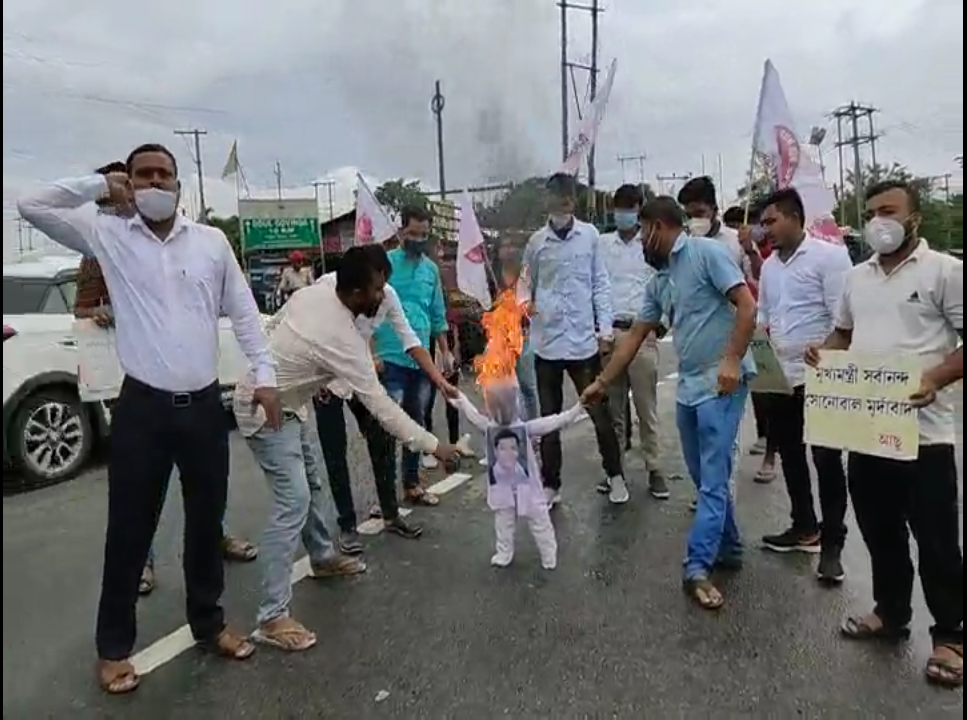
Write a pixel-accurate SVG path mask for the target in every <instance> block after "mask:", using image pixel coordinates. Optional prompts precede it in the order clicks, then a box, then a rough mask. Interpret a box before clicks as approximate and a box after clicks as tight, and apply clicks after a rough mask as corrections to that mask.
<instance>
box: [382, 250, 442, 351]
mask: <svg viewBox="0 0 967 720" xmlns="http://www.w3.org/2000/svg"><path fill="white" fill-rule="evenodd" d="M386 255H387V257H388V258H389V261H390V265H391V266H392V267H393V272H392V274H391V275H390V278H389V284H390V286H391V287H392V288H393V290H395V291H396V294H397V296H398V297H399V300H400V305H402V307H403V314H404V315H405V316H406V319H407V321H408V322H409V323H410V327H412V328H413V332H415V333H416V336H417V337H418V338H419V339H420V344H421V345H422V346H423V347H425V348H428V347H430V342H431V340H432V338H433V336H435V335H440V334H441V333H445V332H446V331H447V306H446V302H445V301H444V299H443V285H442V284H441V282H440V269H439V268H438V267H437V266H436V264H434V263H433V261H431V260H430V259H428V258H426V257H420V258H419V259H418V260H414V259H413V258H411V257H410V256H409V255H407V254H406V252H404V251H403V250H402V249H397V250H390V251H389V252H388V253H387V254H386ZM373 343H374V346H375V351H376V357H378V358H379V359H380V360H382V361H383V362H387V363H392V364H394V365H401V366H403V367H408V368H414V369H416V368H419V365H417V364H416V362H414V360H413V358H411V357H410V356H409V355H407V353H406V350H407V349H406V348H404V347H403V343H402V342H401V341H400V338H399V335H398V334H397V333H396V331H395V330H394V329H393V327H392V325H390V324H389V323H383V324H382V325H380V326H379V327H377V328H376V332H375V333H373ZM410 349H412V348H410Z"/></svg>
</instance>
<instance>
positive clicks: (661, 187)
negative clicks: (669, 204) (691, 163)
mask: <svg viewBox="0 0 967 720" xmlns="http://www.w3.org/2000/svg"><path fill="white" fill-rule="evenodd" d="M691 179H692V174H691V173H685V174H681V175H680V174H679V173H672V174H671V175H659V176H658V192H659V193H660V194H661V195H664V194H665V187H666V185H665V183H671V189H670V190H669V192H674V189H675V183H677V182H680V181H683V180H691Z"/></svg>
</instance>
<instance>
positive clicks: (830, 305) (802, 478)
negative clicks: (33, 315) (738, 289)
mask: <svg viewBox="0 0 967 720" xmlns="http://www.w3.org/2000/svg"><path fill="white" fill-rule="evenodd" d="M761 206H762V219H761V221H760V222H761V224H762V227H763V228H765V231H766V233H768V236H769V240H770V241H771V243H772V253H771V254H770V256H769V259H768V260H766V261H765V264H764V265H763V266H762V274H761V277H760V279H759V317H758V323H759V326H760V327H763V328H765V329H766V330H767V332H768V333H769V336H770V338H771V340H772V343H773V345H774V346H775V348H776V354H777V356H778V358H779V361H780V363H781V364H782V369H783V371H784V372H785V375H786V379H787V380H788V381H789V384H790V385H791V386H792V388H793V394H792V395H774V396H773V397H772V398H770V400H769V403H770V406H769V412H770V414H771V417H774V418H776V421H775V422H774V423H773V424H772V426H771V428H770V432H771V433H772V437H773V441H774V442H775V443H776V451H777V453H778V455H779V460H780V462H781V464H782V475H783V477H784V478H785V481H786V490H787V492H788V493H789V503H790V506H791V516H792V523H791V524H790V526H789V528H788V529H787V530H785V531H784V532H782V533H779V534H776V535H766V536H765V537H764V538H762V544H763V545H764V546H765V548H766V549H768V550H772V551H774V552H782V553H786V552H806V553H821V554H820V559H819V566H818V570H817V574H818V576H819V578H820V580H821V581H822V582H824V583H829V584H839V583H841V582H842V581H843V579H844V576H845V572H844V570H843V564H842V562H841V555H842V551H843V545H844V543H845V542H846V505H847V497H846V471H845V469H844V468H843V453H842V451H841V450H834V449H830V448H822V447H813V448H812V458H813V465H814V466H815V467H816V478H817V481H818V485H819V504H820V507H821V509H822V513H821V515H822V517H821V521H820V518H817V516H816V509H815V506H814V503H813V490H812V479H811V478H810V472H809V463H808V461H807V459H806V445H805V443H804V439H803V437H804V432H805V427H804V412H805V385H806V366H805V363H804V355H805V352H806V348H807V347H809V345H811V344H813V343H818V342H822V341H823V340H824V339H825V338H826V337H827V336H828V335H829V333H830V332H831V331H832V329H833V320H834V319H835V317H836V311H837V309H838V306H839V300H840V297H841V296H842V290H843V283H844V282H845V280H846V274H847V273H848V272H849V271H850V270H851V269H852V268H853V263H852V261H851V260H850V257H849V252H847V250H846V248H845V247H843V246H841V245H834V244H832V243H828V242H825V241H823V240H818V239H816V238H812V237H809V236H808V235H807V234H806V231H805V229H804V228H805V212H804V211H803V205H802V198H801V197H800V196H799V193H798V192H796V191H795V190H794V189H792V188H788V189H786V190H779V191H778V192H776V193H774V194H773V195H772V196H770V197H769V198H768V199H766V200H764V201H763V202H762V203H761Z"/></svg>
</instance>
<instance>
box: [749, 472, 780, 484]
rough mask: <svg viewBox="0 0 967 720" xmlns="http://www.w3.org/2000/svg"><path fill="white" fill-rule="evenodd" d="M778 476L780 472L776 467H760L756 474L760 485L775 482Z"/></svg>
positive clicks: (756, 479)
mask: <svg viewBox="0 0 967 720" xmlns="http://www.w3.org/2000/svg"><path fill="white" fill-rule="evenodd" d="M776 477H778V473H777V472H776V469H775V468H768V469H767V468H760V469H759V472H757V473H756V474H755V481H756V482H757V483H759V484H760V485H768V484H769V483H771V482H774V481H775V479H776Z"/></svg>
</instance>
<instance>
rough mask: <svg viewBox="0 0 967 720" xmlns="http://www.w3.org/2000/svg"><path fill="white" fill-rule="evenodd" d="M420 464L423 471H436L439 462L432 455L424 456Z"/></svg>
mask: <svg viewBox="0 0 967 720" xmlns="http://www.w3.org/2000/svg"><path fill="white" fill-rule="evenodd" d="M420 462H421V464H422V465H423V469H424V470H436V469H437V468H438V467H440V461H439V460H437V459H436V458H435V457H433V456H432V455H424V456H423V459H422V460H421V461H420Z"/></svg>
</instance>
